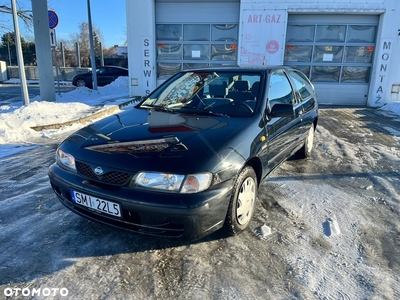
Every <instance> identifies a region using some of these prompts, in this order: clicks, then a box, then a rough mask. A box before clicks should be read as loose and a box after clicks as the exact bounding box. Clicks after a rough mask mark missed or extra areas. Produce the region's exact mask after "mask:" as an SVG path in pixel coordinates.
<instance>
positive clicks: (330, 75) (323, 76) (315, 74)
mask: <svg viewBox="0 0 400 300" xmlns="http://www.w3.org/2000/svg"><path fill="white" fill-rule="evenodd" d="M339 75H340V67H331V66H314V67H312V75H311V80H312V81H328V82H339Z"/></svg>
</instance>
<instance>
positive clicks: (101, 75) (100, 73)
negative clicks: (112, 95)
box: [96, 67, 114, 86]
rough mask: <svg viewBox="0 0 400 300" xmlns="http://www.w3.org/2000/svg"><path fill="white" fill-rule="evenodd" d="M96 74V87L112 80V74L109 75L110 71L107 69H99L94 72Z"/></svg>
mask: <svg viewBox="0 0 400 300" xmlns="http://www.w3.org/2000/svg"><path fill="white" fill-rule="evenodd" d="M96 72H97V85H98V86H104V85H107V84H109V83H110V82H112V81H113V80H114V79H113V76H112V75H113V74H112V73H111V72H112V70H110V68H107V67H100V68H98V69H97V70H96Z"/></svg>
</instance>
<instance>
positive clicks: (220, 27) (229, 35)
mask: <svg viewBox="0 0 400 300" xmlns="http://www.w3.org/2000/svg"><path fill="white" fill-rule="evenodd" d="M237 38H238V26H237V25H236V24H215V25H212V26H211V40H212V41H237Z"/></svg>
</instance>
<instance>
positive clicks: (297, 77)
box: [288, 70, 317, 142]
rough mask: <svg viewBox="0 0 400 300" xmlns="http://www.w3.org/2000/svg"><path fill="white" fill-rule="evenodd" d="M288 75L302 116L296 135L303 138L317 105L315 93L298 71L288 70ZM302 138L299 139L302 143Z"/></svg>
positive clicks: (311, 121)
mask: <svg viewBox="0 0 400 300" xmlns="http://www.w3.org/2000/svg"><path fill="white" fill-rule="evenodd" d="M288 75H289V77H290V80H291V82H292V85H293V88H294V90H295V94H296V97H297V98H298V99H299V101H300V103H301V107H302V112H303V115H302V116H301V122H302V123H301V130H300V131H299V133H298V135H299V136H300V137H305V136H306V135H307V133H308V130H309V128H310V126H311V124H312V123H313V122H314V118H315V115H314V112H313V111H314V109H315V107H316V104H317V102H316V101H317V99H316V92H315V89H314V86H313V85H312V83H311V82H310V81H309V80H308V79H307V77H306V76H305V75H304V74H303V73H302V72H300V71H298V70H289V71H288ZM303 140H304V138H302V139H300V141H301V142H302V141H303Z"/></svg>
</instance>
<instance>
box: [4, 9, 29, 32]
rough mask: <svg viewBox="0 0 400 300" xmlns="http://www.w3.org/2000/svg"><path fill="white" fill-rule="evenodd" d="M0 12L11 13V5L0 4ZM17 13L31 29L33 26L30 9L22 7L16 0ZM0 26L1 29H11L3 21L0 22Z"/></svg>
mask: <svg viewBox="0 0 400 300" xmlns="http://www.w3.org/2000/svg"><path fill="white" fill-rule="evenodd" d="M0 13H4V14H12V8H11V6H9V5H7V4H0ZM17 15H18V16H19V17H20V18H21V20H22V21H23V22H24V23H25V25H26V28H28V29H29V30H31V28H32V26H33V16H32V10H31V9H24V8H23V7H22V6H21V5H20V4H19V3H18V2H17ZM0 28H3V29H7V30H9V29H11V28H9V26H7V25H5V24H4V23H0Z"/></svg>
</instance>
